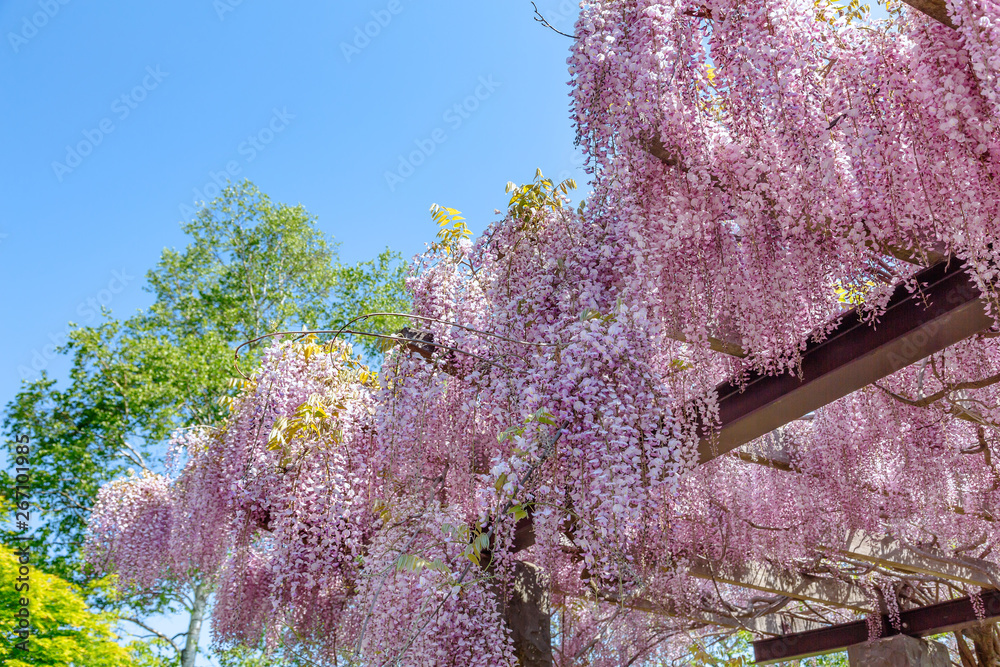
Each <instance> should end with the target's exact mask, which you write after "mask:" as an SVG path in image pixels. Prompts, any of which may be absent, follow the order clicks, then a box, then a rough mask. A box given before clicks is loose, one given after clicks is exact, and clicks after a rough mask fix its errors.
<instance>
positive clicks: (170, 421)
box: [3, 182, 409, 664]
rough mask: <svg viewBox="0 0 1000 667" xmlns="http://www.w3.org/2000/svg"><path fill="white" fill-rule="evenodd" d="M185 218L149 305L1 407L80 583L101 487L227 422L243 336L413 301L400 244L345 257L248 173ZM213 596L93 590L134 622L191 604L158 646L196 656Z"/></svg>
mask: <svg viewBox="0 0 1000 667" xmlns="http://www.w3.org/2000/svg"><path fill="white" fill-rule="evenodd" d="M183 229H184V231H185V232H186V233H187V235H188V236H189V238H190V243H189V244H188V246H187V247H186V248H184V249H183V250H173V249H165V250H164V252H163V255H162V257H161V259H160V262H159V263H158V264H157V266H156V267H155V268H153V269H152V270H151V271H149V273H148V274H147V281H148V288H147V289H148V290H149V291H150V292H151V293H152V294H153V295H154V297H155V301H154V303H153V305H152V306H151V307H150V308H149V309H148V310H147V311H145V312H140V313H138V314H137V315H135V316H133V317H131V318H129V319H126V320H115V319H112V318H111V317H110V314H108V313H105V321H104V322H103V323H101V324H100V325H98V326H95V327H85V328H76V329H74V330H73V332H72V333H71V335H70V337H69V341H68V342H67V344H66V345H64V346H63V347H62V348H61V349H60V352H61V353H62V354H64V355H67V356H68V357H69V358H70V360H71V370H70V374H69V378H68V380H69V381H68V382H67V383H65V384H61V383H58V382H56V381H55V380H54V379H52V378H49V377H47V376H45V375H43V376H42V377H41V378H39V379H37V380H34V381H31V382H26V383H24V384H23V385H22V387H21V390H20V391H19V392H18V394H17V395H16V396H15V398H14V399H13V400H12V401H11V402H10V403H9V404H8V405H7V407H6V410H5V414H4V421H3V427H4V431H5V434H6V435H7V436H8V440H7V441H6V443H7V444H6V447H7V448H8V451H7V453H8V455H10V454H12V451H11V447H12V446H13V438H14V436H15V435H22V434H23V435H28V436H29V437H30V440H31V451H32V457H31V466H32V474H33V478H32V492H33V494H34V497H33V501H34V503H35V508H36V517H41V523H40V525H39V526H38V528H37V530H36V531H35V534H34V541H33V543H32V548H33V550H34V552H35V554H36V558H37V559H38V562H39V563H41V564H42V566H43V567H44V568H46V569H47V570H49V571H51V572H53V573H55V574H58V575H59V576H61V577H63V578H65V579H68V580H70V581H72V582H74V583H77V584H80V585H84V584H86V583H87V582H89V581H90V580H91V579H92V578H93V577H94V576H95V574H96V573H94V572H92V571H91V570H90V569H88V568H87V567H86V566H85V565H84V563H83V561H82V556H81V547H82V544H83V541H84V538H85V531H86V522H87V518H88V515H89V512H90V508H91V506H92V503H93V500H94V498H95V496H96V493H97V491H98V489H99V488H100V487H101V486H102V485H103V484H105V483H107V482H109V481H111V480H113V479H116V478H119V477H121V476H122V475H123V474H125V473H126V472H127V471H128V470H129V469H132V470H141V469H149V468H150V467H151V466H152V464H151V463H150V462H151V461H157V460H161V459H162V454H163V450H164V448H165V446H166V443H167V441H168V440H169V436H170V434H171V433H172V432H173V431H175V430H176V429H178V428H183V427H185V426H190V425H194V424H213V423H216V422H218V421H220V420H221V418H222V417H223V415H224V409H223V408H222V407H221V406H220V404H219V399H220V398H221V397H223V396H224V395H226V394H227V393H228V392H229V391H230V389H229V379H230V378H231V377H233V376H235V374H236V373H235V371H234V369H233V350H234V348H235V347H236V346H237V345H239V344H241V343H243V342H245V341H247V340H250V339H253V338H256V337H258V336H260V335H262V334H264V333H268V332H273V331H278V330H296V331H298V330H301V329H303V328H310V329H313V328H320V329H331V328H338V327H340V326H342V325H343V324H344V323H345V322H347V321H348V320H349V319H350V318H352V317H354V316H356V315H358V314H362V313H366V312H373V311H383V312H386V311H388V312H405V311H407V310H408V309H409V304H408V301H407V298H406V296H405V290H404V285H403V281H404V278H405V271H406V269H405V266H404V265H403V263H402V262H401V261H400V260H401V258H400V256H399V255H398V254H396V253H392V252H390V251H389V250H386V251H385V252H383V253H382V254H380V255H379V256H378V257H377V258H375V259H373V260H370V261H367V262H361V263H359V264H356V265H353V266H345V265H343V264H341V263H340V262H339V261H338V259H337V253H336V245H335V244H333V243H332V242H331V241H329V240H328V239H327V238H326V237H325V236H324V234H323V233H322V232H321V231H320V230H319V229H318V227H317V226H316V220H315V218H314V217H312V216H310V215H309V213H308V212H307V211H306V210H305V209H304V208H303V207H302V206H301V205H297V206H289V205H285V204H275V203H272V202H271V200H270V199H269V198H268V197H267V195H265V194H263V193H261V192H260V191H259V190H258V189H257V188H256V187H255V186H254V185H253V184H252V183H249V182H243V183H240V184H236V185H230V186H229V187H227V188H226V189H225V190H224V191H223V193H222V194H221V195H220V196H219V198H218V199H216V200H215V201H213V202H212V203H211V204H209V205H208V206H207V207H205V208H204V209H202V210H201V211H200V212H199V213H198V215H197V217H196V218H195V219H194V220H192V221H191V222H189V223H186V224H184V226H183ZM364 324H365V325H366V326H368V327H370V328H371V330H374V331H382V332H387V331H392V330H395V329H398V328H399V326H401V325H400V324H399V323H398V322H397V319H396V318H392V317H380V318H373V319H371V320H367V321H366V322H365V323H364ZM262 344H266V341H264V342H263V343H262ZM360 349H361V350H363V351H364V352H365V353H366V354H369V355H370V354H374V353H375V351H376V350H377V349H378V348H377V342H376V341H374V340H368V341H362V342H361V348H360ZM249 354H250V355H251V356H252V355H253V352H252V351H251V352H249ZM248 361H249V360H248ZM3 481H4V482H6V483H5V484H4V489H12V488H13V487H12V485H11V484H10V479H9V478H4V479H3ZM4 493H7V491H5V492H4ZM8 500H9V499H8ZM210 593H211V582H209V581H205V582H201V583H198V584H196V585H194V586H193V587H192V589H191V590H163V591H159V592H157V593H156V594H154V595H145V596H141V597H136V596H131V597H128V598H126V599H124V600H114V599H110V598H107V597H103V598H100V596H98V597H99V598H100V599H98V600H97V603H98V604H100V605H102V606H103V607H105V608H112V607H114V608H116V609H117V610H118V613H119V614H120V615H121V617H123V618H128V619H130V620H131V621H132V622H133V623H135V624H136V625H140V624H143V623H144V622H143V618H145V617H146V616H148V615H149V614H151V613H156V612H168V611H171V610H173V611H175V612H176V611H180V610H186V611H187V613H188V614H189V615H190V619H191V622H190V625H189V631H188V633H187V635H186V637H184V640H185V641H184V642H183V644H180V643H173V639H171V638H165V637H158V638H157V645H159V646H166V647H167V651H168V653H169V652H170V651H171V650H173V651H176V652H177V653H180V654H182V662H183V663H184V664H191V663H192V661H193V659H194V653H195V652H196V651H197V642H198V636H199V634H200V627H201V621H202V618H203V616H204V613H205V610H206V607H207V605H208V600H209V595H210ZM147 630H151V629H149V628H147ZM154 636H155V635H154ZM151 646H154V645H151ZM171 647H172V648H171ZM154 648H155V646H154Z"/></svg>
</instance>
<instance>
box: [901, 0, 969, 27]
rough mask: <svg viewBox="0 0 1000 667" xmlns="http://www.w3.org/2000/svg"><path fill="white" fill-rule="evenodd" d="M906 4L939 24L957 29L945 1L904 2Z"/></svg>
mask: <svg viewBox="0 0 1000 667" xmlns="http://www.w3.org/2000/svg"><path fill="white" fill-rule="evenodd" d="M903 2H904V3H906V4H907V5H909V6H910V7H913V8H914V9H916V10H917V11H918V12H921V13H923V14H926V15H927V16H930V17H931V18H932V19H934V20H935V21H937V22H939V23H943V24H945V25H946V26H948V27H949V28H953V29H954V28H957V27H958V26H956V25H955V22H954V21H952V20H951V17H950V16H948V6H947V5H946V4H945V3H944V0H903Z"/></svg>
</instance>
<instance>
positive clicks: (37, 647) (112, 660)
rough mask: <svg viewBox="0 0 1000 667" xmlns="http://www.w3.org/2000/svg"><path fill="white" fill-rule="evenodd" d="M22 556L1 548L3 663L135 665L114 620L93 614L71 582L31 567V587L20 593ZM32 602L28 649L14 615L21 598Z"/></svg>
mask: <svg viewBox="0 0 1000 667" xmlns="http://www.w3.org/2000/svg"><path fill="white" fill-rule="evenodd" d="M20 565H21V564H20V563H19V562H18V557H17V556H16V555H15V554H14V552H13V551H12V550H10V549H8V548H5V547H0V610H2V612H0V613H2V616H0V664H2V665H5V666H6V667H42V666H51V667H122V666H125V665H131V664H132V661H131V659H130V658H129V652H128V650H127V649H126V648H125V647H123V646H121V645H119V644H118V643H116V639H117V636H116V635H115V634H114V629H113V623H114V619H113V617H111V616H110V615H107V614H101V613H94V612H92V611H91V610H90V609H89V608H88V607H87V603H86V602H85V601H84V599H83V597H82V596H81V595H80V592H79V590H78V589H77V588H76V587H75V586H73V585H72V584H70V583H69V582H67V581H65V580H63V579H60V578H59V577H56V576H54V575H51V574H45V573H44V572H40V571H38V570H35V569H34V568H32V570H31V572H30V573H29V575H28V577H29V581H28V584H29V589H28V590H27V591H21V592H19V591H16V590H14V586H15V584H16V583H17V578H18V576H19V575H18V568H19V567H20ZM22 597H24V598H25V599H27V600H28V611H29V612H30V614H31V630H30V635H29V636H28V639H27V648H28V650H27V651H23V650H21V649H19V648H18V644H19V643H21V642H22V641H24V640H23V639H22V638H21V637H19V636H18V635H17V621H16V617H15V616H14V614H15V613H17V611H18V610H19V609H20V601H21V598H22Z"/></svg>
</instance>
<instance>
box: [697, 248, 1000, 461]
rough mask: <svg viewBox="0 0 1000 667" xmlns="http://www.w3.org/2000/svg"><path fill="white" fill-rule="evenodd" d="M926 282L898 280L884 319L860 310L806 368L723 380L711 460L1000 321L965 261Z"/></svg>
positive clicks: (704, 448) (707, 429)
mask: <svg viewBox="0 0 1000 667" xmlns="http://www.w3.org/2000/svg"><path fill="white" fill-rule="evenodd" d="M915 279H916V280H917V282H918V283H919V284H920V285H921V288H920V289H919V290H918V291H917V292H914V293H910V292H909V291H908V290H907V289H906V287H905V286H904V285H898V286H897V287H896V289H895V291H894V292H893V294H892V296H891V297H890V299H889V303H888V307H887V309H886V312H885V314H884V315H883V316H882V317H881V318H880V320H879V322H878V323H877V326H872V325H870V324H868V323H867V322H865V321H863V319H862V317H861V315H860V314H859V313H858V312H857V311H856V310H852V311H850V312H848V313H846V314H845V315H844V316H843V317H842V318H840V321H839V323H838V324H837V326H836V327H835V328H834V330H833V331H832V332H831V333H830V335H829V336H827V337H826V338H825V339H824V340H823V341H822V342H819V343H816V342H810V343H809V344H807V346H806V349H805V351H804V352H803V353H802V364H801V366H800V368H801V370H800V373H799V375H798V376H797V377H796V376H792V375H789V374H787V373H786V374H783V375H762V374H759V373H751V374H750V377H749V378H748V379H747V381H745V382H740V381H735V380H734V381H731V382H725V383H723V384H721V385H719V386H718V387H717V390H718V396H719V398H718V403H719V421H720V423H719V425H718V427H717V428H713V427H712V426H711V425H705V426H704V427H702V429H701V441H700V443H699V447H698V451H699V462H701V463H705V462H707V461H711V460H712V459H714V458H715V457H717V456H719V455H721V454H725V453H727V452H730V451H732V450H733V449H735V448H737V447H739V446H740V445H743V444H745V443H747V442H750V441H751V440H753V439H755V438H758V437H760V436H762V435H764V434H765V433H768V432H770V431H773V430H774V429H776V428H778V427H779V426H783V425H784V424H787V423H788V422H790V421H793V420H794V419H797V418H799V417H801V416H803V415H805V414H806V413H808V412H811V411H813V410H815V409H817V408H820V407H822V406H824V405H826V404H828V403H832V402H833V401H835V400H837V399H839V398H842V397H844V396H846V395H848V394H850V393H851V392H854V391H856V390H858V389H861V388H862V387H865V386H867V385H869V384H871V383H872V382H875V381H877V380H880V379H882V378H884V377H886V376H887V375H891V374H892V373H894V372H896V371H898V370H900V369H902V368H904V367H906V366H908V365H910V364H912V363H914V362H916V361H919V360H921V359H923V358H925V357H927V356H930V355H931V354H934V353H935V352H940V351H941V350H943V349H945V348H946V347H948V346H950V345H954V344H955V343H958V342H960V341H962V340H965V339H966V338H968V337H970V336H972V335H974V334H976V333H978V332H980V331H982V330H984V329H987V328H988V327H990V326H992V324H993V320H992V319H991V318H990V317H988V316H987V314H986V309H985V307H984V304H983V302H982V299H981V298H980V293H979V290H978V289H977V288H976V286H975V284H973V282H972V279H971V278H970V277H969V276H968V275H967V274H966V273H965V270H964V268H963V267H962V265H961V264H960V263H959V262H958V261H951V262H947V261H946V262H939V263H937V264H935V265H934V266H931V267H928V268H926V269H924V270H922V271H920V272H919V273H917V274H916V276H915Z"/></svg>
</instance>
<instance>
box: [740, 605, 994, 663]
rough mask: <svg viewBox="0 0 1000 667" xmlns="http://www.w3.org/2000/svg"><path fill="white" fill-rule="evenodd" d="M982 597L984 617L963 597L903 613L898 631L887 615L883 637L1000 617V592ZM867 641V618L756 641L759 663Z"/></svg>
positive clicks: (933, 631) (943, 629)
mask: <svg viewBox="0 0 1000 667" xmlns="http://www.w3.org/2000/svg"><path fill="white" fill-rule="evenodd" d="M980 597H981V599H982V603H983V609H984V610H985V617H984V618H982V619H980V618H979V617H977V615H976V610H975V607H974V606H973V604H972V600H970V599H969V598H968V597H961V598H956V599H954V600H948V601H947V602H939V603H937V604H932V605H928V606H926V607H918V608H916V609H908V610H906V611H902V612H900V614H899V620H900V627H899V629H898V630H897V629H896V628H894V627H893V626H892V623H891V621H890V619H889V617H888V616H883V617H882V628H883V632H882V636H883V637H891V636H893V635H899V634H905V635H909V636H911V637H926V636H928V635H936V634H940V633H942V632H953V631H955V630H961V629H963V628H967V627H970V626H973V625H976V624H977V623H980V622H982V621H994V620H996V619H998V618H1000V591H996V590H990V591H983V593H982V595H981V596H980ZM865 641H868V625H867V623H866V622H865V621H855V622H853V623H842V624H838V625H831V626H828V627H826V628H821V629H819V630H809V631H807V632H799V633H794V634H789V635H783V636H780V637H773V638H768V639H760V640H758V641H755V642H754V643H753V651H754V660H755V662H756V664H759V665H767V664H770V663H773V662H783V661H786V660H800V659H802V658H808V657H810V656H814V655H822V654H824V653H832V652H833V651H843V650H844V649H847V648H849V647H851V646H854V645H855V644H860V643H862V642H865Z"/></svg>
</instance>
